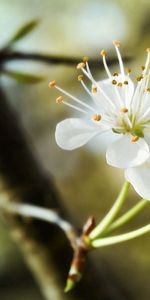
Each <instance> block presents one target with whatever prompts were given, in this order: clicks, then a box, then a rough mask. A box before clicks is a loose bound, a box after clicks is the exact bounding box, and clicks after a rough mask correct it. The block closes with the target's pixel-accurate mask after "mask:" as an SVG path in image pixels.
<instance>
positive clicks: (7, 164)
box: [0, 89, 126, 300]
mask: <svg viewBox="0 0 150 300" xmlns="http://www.w3.org/2000/svg"><path fill="white" fill-rule="evenodd" d="M0 99H1V100H0V101H1V105H0V136H1V146H0V173H1V176H2V178H3V182H4V186H5V188H6V192H7V196H8V198H9V199H10V198H11V199H12V197H15V201H16V199H17V200H18V201H20V202H22V203H31V204H34V205H38V206H42V207H45V208H51V209H56V210H57V211H58V212H59V214H60V215H62V216H65V219H68V220H69V219H70V218H69V216H68V213H67V212H66V210H65V209H64V207H63V206H62V204H61V200H60V196H59V194H58V192H57V191H56V188H55V185H54V182H53V180H52V178H51V177H50V175H49V174H46V173H45V171H44V170H43V168H42V166H41V165H40V164H39V162H38V161H37V159H35V157H34V154H33V149H31V147H30V146H29V145H31V141H29V138H27V136H26V134H25V131H24V129H23V127H22V125H21V123H20V122H19V118H18V116H17V115H16V113H15V112H14V111H13V109H12V108H11V106H10V104H9V103H8V101H7V99H6V97H5V94H4V93H3V90H2V89H0ZM34 151H35V150H34ZM7 219H8V222H9V224H10V230H11V231H12V235H13V237H14V239H15V240H16V241H17V243H18V246H19V247H20V249H21V250H22V252H23V254H24V257H25V260H26V262H27V264H28V265H29V267H30V269H31V270H32V272H33V274H34V275H35V278H36V279H37V281H38V284H39V286H40V287H41V289H42V291H43V295H44V296H45V299H47V300H50V299H53V300H55V299H57V300H58V299H59V300H61V299H62V300H65V299H78V300H80V299H82V300H83V299H86V300H91V299H94V300H99V299H100V298H101V299H103V300H104V299H107V300H114V299H115V300H123V299H126V297H125V298H124V297H123V295H122V292H121V291H120V289H119V287H118V285H117V283H116V282H114V279H113V278H112V276H110V272H108V273H107V275H106V270H105V267H104V266H102V263H101V266H100V267H99V268H97V267H96V266H94V264H93V262H89V263H88V266H87V270H86V273H85V276H84V278H83V280H82V282H81V283H80V284H79V286H78V287H77V288H76V289H75V290H74V291H73V292H72V293H71V296H69V298H68V296H66V295H64V293H63V286H64V284H65V280H66V277H67V273H68V269H69V264H70V261H71V256H72V251H71V247H70V245H69V243H68V242H67V240H66V237H65V235H64V233H63V232H62V231H61V230H60V229H59V228H57V227H56V226H54V225H51V224H48V223H44V222H42V221H35V220H32V219H31V220H26V219H24V218H18V217H17V215H16V216H14V217H13V218H12V217H10V215H8V216H7ZM104 270H105V271H104ZM91 274H92V276H91ZM104 274H105V275H104Z"/></svg>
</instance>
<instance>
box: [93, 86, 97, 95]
mask: <svg viewBox="0 0 150 300" xmlns="http://www.w3.org/2000/svg"><path fill="white" fill-rule="evenodd" d="M92 93H93V94H95V93H97V87H96V86H93V87H92Z"/></svg>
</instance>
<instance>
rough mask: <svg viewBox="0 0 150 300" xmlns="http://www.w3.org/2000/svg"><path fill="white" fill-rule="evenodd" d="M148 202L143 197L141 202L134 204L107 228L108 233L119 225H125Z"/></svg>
mask: <svg viewBox="0 0 150 300" xmlns="http://www.w3.org/2000/svg"><path fill="white" fill-rule="evenodd" d="M147 203H148V200H145V199H142V200H141V201H140V202H139V203H137V204H136V205H135V206H133V207H132V208H131V209H130V210H129V211H127V212H126V213H125V214H123V215H122V216H121V217H120V218H118V219H117V220H116V221H115V222H113V223H112V224H111V225H110V227H109V228H108V229H107V230H106V233H110V232H111V231H113V230H115V229H117V228H118V227H120V226H122V225H124V224H125V223H127V222H128V221H129V220H131V219H132V218H133V217H134V216H135V215H136V214H137V213H139V212H140V211H141V210H142V209H143V208H144V207H145V205H146V204H147Z"/></svg>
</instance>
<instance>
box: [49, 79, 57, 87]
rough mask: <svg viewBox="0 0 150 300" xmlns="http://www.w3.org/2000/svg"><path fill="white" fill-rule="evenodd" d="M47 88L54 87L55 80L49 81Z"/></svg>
mask: <svg viewBox="0 0 150 300" xmlns="http://www.w3.org/2000/svg"><path fill="white" fill-rule="evenodd" d="M48 86H49V88H53V87H55V86H56V80H52V81H50V83H49V85H48Z"/></svg>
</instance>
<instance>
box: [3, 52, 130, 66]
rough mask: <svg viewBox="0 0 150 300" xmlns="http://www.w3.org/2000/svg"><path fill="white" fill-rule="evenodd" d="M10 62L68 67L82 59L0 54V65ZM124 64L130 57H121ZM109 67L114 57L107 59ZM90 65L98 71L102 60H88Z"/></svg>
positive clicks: (113, 61) (31, 54) (15, 53)
mask: <svg viewBox="0 0 150 300" xmlns="http://www.w3.org/2000/svg"><path fill="white" fill-rule="evenodd" d="M12 60H29V61H30V60H32V61H37V62H42V63H46V64H55V65H57V64H65V65H69V66H74V65H76V64H78V63H79V62H80V61H81V60H82V58H81V57H75V58H73V57H68V56H55V55H46V54H38V53H25V52H18V51H10V50H9V49H8V50H5V51H2V52H0V65H3V64H4V63H6V62H8V61H12ZM123 60H124V62H129V61H131V57H123ZM107 61H108V63H109V65H113V64H115V63H117V62H118V59H117V58H116V57H112V58H108V59H107ZM90 65H91V66H92V67H93V68H95V69H98V68H99V67H103V63H102V60H101V59H100V58H99V59H96V58H95V59H94V58H92V59H90Z"/></svg>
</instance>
